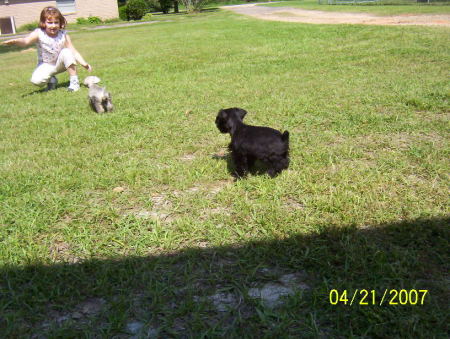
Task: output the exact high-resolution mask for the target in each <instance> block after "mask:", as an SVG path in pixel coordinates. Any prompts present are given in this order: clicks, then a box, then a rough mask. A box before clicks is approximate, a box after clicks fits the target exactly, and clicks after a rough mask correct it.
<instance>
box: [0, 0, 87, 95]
mask: <svg viewBox="0 0 450 339" xmlns="http://www.w3.org/2000/svg"><path fill="white" fill-rule="evenodd" d="M66 24H67V21H66V19H65V18H64V17H63V15H62V14H61V12H60V11H59V10H58V9H57V8H55V7H45V8H44V9H43V10H42V12H41V17H40V21H39V28H36V29H35V30H34V31H33V32H31V33H30V34H29V35H28V36H26V37H25V38H19V39H11V40H7V41H5V42H4V43H3V44H4V45H17V46H21V47H25V46H28V45H31V44H33V43H36V45H37V51H38V65H37V67H36V69H35V70H34V72H33V75H32V76H31V82H32V83H33V84H35V85H37V86H40V87H43V86H45V85H46V84H47V89H48V90H52V89H55V88H56V85H57V83H58V80H57V79H56V77H55V75H56V74H58V73H62V72H64V71H65V70H67V72H68V73H69V76H70V85H69V88H68V90H69V91H71V92H76V91H78V90H79V89H80V82H79V80H78V75H77V69H76V64H77V61H78V63H79V64H80V65H81V66H83V67H84V68H86V69H87V70H88V71H89V72H91V71H92V67H91V65H89V64H88V63H87V62H86V61H85V60H84V59H83V57H82V56H81V54H80V53H78V51H77V50H76V49H75V47H74V46H73V44H72V41H71V40H70V37H69V35H68V34H67V32H66V31H65V30H64V29H63V28H65V27H66Z"/></svg>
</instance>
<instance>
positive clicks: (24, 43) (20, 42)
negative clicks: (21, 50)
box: [3, 31, 38, 47]
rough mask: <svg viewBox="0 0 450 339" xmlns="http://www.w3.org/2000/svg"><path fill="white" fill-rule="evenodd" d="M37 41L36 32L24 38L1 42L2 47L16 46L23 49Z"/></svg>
mask: <svg viewBox="0 0 450 339" xmlns="http://www.w3.org/2000/svg"><path fill="white" fill-rule="evenodd" d="M37 41H38V33H37V32H36V31H33V32H31V33H30V34H28V35H27V36H26V37H25V38H17V39H10V40H6V41H4V42H3V45H6V46H12V45H17V46H20V47H25V46H28V45H31V44H34V43H36V42H37Z"/></svg>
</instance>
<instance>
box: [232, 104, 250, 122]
mask: <svg viewBox="0 0 450 339" xmlns="http://www.w3.org/2000/svg"><path fill="white" fill-rule="evenodd" d="M234 110H235V112H236V114H237V115H238V117H239V118H240V119H241V121H242V120H244V117H245V115H246V114H247V111H246V110H245V109H242V108H237V107H236V108H235V109H234Z"/></svg>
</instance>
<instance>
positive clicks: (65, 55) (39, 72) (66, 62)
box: [31, 48, 76, 87]
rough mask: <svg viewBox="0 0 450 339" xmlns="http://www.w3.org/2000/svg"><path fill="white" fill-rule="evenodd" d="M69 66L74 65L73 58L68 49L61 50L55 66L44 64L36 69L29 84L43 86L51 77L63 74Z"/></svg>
mask: <svg viewBox="0 0 450 339" xmlns="http://www.w3.org/2000/svg"><path fill="white" fill-rule="evenodd" d="M71 65H76V60H75V56H74V55H73V52H72V51H71V50H70V49H69V48H63V49H62V50H61V52H60V53H59V55H58V60H56V64H55V65H52V64H47V63H45V62H44V63H42V64H39V65H38V66H37V67H36V69H35V70H34V72H33V75H32V76H31V82H32V83H33V84H35V85H37V86H41V87H42V86H45V85H46V84H47V83H48V81H49V80H50V78H51V77H52V76H53V75H55V74H58V73H62V72H64V71H65V70H66V69H67V68H69V67H70V66H71Z"/></svg>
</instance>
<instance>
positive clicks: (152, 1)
mask: <svg viewBox="0 0 450 339" xmlns="http://www.w3.org/2000/svg"><path fill="white" fill-rule="evenodd" d="M147 6H148V9H149V10H150V11H152V12H162V8H161V4H160V3H159V0H147Z"/></svg>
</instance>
